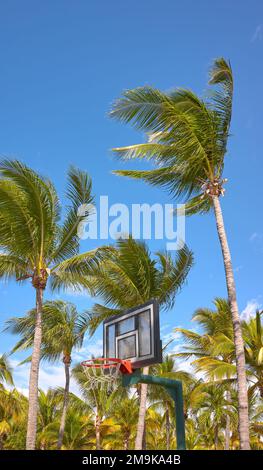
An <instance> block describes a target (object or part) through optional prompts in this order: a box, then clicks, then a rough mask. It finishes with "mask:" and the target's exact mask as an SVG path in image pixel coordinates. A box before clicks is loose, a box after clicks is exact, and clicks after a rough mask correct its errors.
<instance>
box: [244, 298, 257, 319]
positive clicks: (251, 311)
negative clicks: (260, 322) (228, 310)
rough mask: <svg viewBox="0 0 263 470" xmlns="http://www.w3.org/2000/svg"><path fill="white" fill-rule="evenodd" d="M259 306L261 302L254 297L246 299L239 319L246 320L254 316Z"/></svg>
mask: <svg viewBox="0 0 263 470" xmlns="http://www.w3.org/2000/svg"><path fill="white" fill-rule="evenodd" d="M260 308H261V304H260V303H259V302H258V300H256V299H251V300H248V302H247V305H246V307H245V308H244V310H243V311H242V312H241V315H240V317H241V319H242V320H246V321H248V320H249V319H250V318H252V317H254V316H255V314H256V310H258V309H260Z"/></svg>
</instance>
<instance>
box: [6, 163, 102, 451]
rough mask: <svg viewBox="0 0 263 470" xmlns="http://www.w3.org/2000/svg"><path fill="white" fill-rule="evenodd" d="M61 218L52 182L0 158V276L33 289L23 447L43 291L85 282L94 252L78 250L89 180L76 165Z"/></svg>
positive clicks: (31, 426)
mask: <svg viewBox="0 0 263 470" xmlns="http://www.w3.org/2000/svg"><path fill="white" fill-rule="evenodd" d="M66 194H67V197H68V199H69V203H70V205H69V206H68V208H67V209H66V215H65V219H64V222H63V223H62V224H61V223H60V204H59V201H58V196H57V193H56V190H55V188H54V186H53V185H52V183H51V182H50V181H49V180H47V179H46V178H43V177H41V176H40V175H39V174H37V173H36V172H35V171H33V170H32V169H31V168H29V167H27V166H26V165H24V164H23V163H21V162H19V161H16V160H14V161H10V160H4V161H2V162H1V163H0V249H1V253H0V278H8V279H9V278H15V279H16V280H17V281H20V282H22V281H25V280H27V279H30V280H31V282H32V285H33V288H34V289H35V293H36V318H35V330H34V344H33V353H32V361H31V369H30V379H29V410H28V426H27V449H29V450H31V449H32V450H33V449H34V448H35V441H36V430H37V400H38V375H39V360H40V347H41V337H42V326H41V325H42V303H43V294H44V291H45V289H46V286H47V282H48V281H49V284H50V287H51V289H53V290H54V289H59V288H62V287H67V288H69V287H71V288H72V287H73V288H74V289H78V288H83V287H86V288H87V287H88V284H87V279H86V277H85V274H86V272H87V268H88V267H89V266H90V265H91V264H93V262H94V257H95V253H96V252H95V251H93V252H86V253H81V254H79V238H78V227H79V224H80V223H81V222H82V221H83V219H84V218H85V217H87V216H88V214H89V211H88V207H89V206H86V207H87V211H86V214H84V215H83V211H81V213H80V211H78V208H79V206H80V205H81V204H90V203H91V202H92V196H91V180H90V178H89V176H88V175H87V174H86V173H85V172H82V171H80V170H78V169H75V168H71V169H70V171H69V174H68V189H67V193H66Z"/></svg>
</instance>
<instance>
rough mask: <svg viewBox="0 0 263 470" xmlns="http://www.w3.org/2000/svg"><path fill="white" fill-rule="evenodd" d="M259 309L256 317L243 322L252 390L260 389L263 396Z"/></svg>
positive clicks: (261, 328)
mask: <svg viewBox="0 0 263 470" xmlns="http://www.w3.org/2000/svg"><path fill="white" fill-rule="evenodd" d="M262 313H263V312H259V310H257V312H256V316H255V318H251V319H250V320H249V321H247V322H246V321H243V322H242V331H243V338H244V343H245V356H246V363H247V368H248V373H249V379H250V380H252V381H253V385H252V387H251V390H252V389H253V390H254V389H258V390H259V393H260V397H261V398H263V324H262V322H261V315H262Z"/></svg>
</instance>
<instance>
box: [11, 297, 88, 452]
mask: <svg viewBox="0 0 263 470" xmlns="http://www.w3.org/2000/svg"><path fill="white" fill-rule="evenodd" d="M35 315H36V311H35V309H33V310H30V311H29V312H28V314H27V316H25V317H19V318H17V317H14V318H11V319H10V320H8V321H7V325H8V326H7V329H8V330H9V331H11V332H12V333H14V334H20V335H22V338H21V340H20V341H19V342H18V343H17V345H16V346H15V347H14V348H13V352H14V351H17V350H19V349H25V348H28V347H32V345H33V340H34V326H35ZM87 327H88V316H87V315H85V314H79V313H78V312H77V309H76V307H75V305H73V304H71V303H67V302H63V301H62V300H55V301H49V302H45V303H44V304H43V308H42V345H41V358H43V359H47V360H48V361H56V360H58V359H59V358H60V357H61V355H62V360H63V364H64V369H65V378H66V379H65V389H64V398H63V407H62V414H61V422H60V428H59V435H58V443H57V448H58V449H61V446H62V442H63V435H64V429H65V421H66V414H67V408H68V398H69V386H70V364H71V360H72V357H71V355H72V350H73V349H74V348H80V347H81V346H82V343H83V339H84V334H85V332H86V330H87Z"/></svg>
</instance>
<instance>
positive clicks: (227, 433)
mask: <svg viewBox="0 0 263 470" xmlns="http://www.w3.org/2000/svg"><path fill="white" fill-rule="evenodd" d="M226 399H227V401H228V402H230V400H231V393H230V391H229V390H227V391H226ZM229 448H230V416H229V415H226V429H225V450H229Z"/></svg>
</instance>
